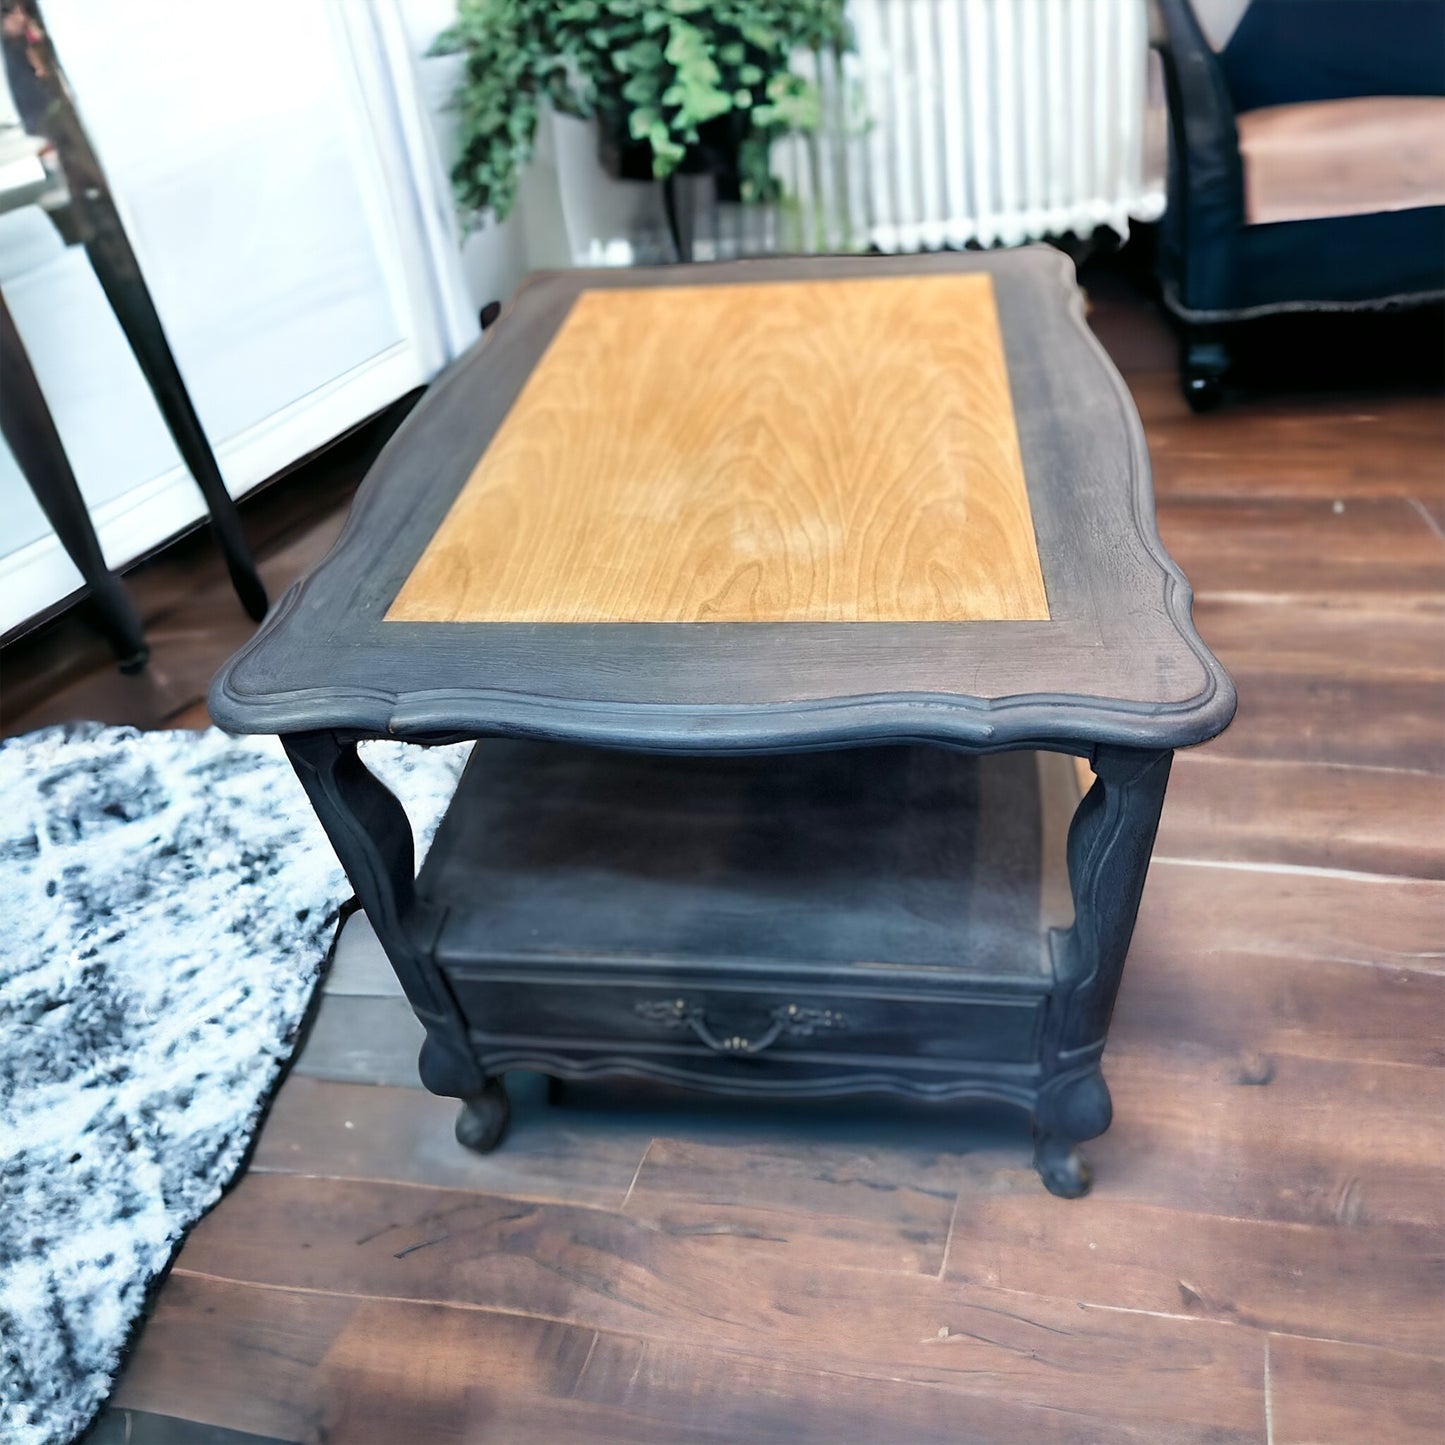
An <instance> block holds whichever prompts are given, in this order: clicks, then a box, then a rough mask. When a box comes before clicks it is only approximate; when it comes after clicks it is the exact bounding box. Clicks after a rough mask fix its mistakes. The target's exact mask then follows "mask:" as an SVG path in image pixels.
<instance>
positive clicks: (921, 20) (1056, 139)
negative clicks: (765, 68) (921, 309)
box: [773, 0, 1164, 251]
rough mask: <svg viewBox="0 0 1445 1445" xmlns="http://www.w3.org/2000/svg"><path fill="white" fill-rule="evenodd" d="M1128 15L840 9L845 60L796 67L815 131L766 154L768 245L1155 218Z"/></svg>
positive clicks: (1144, 34) (1047, 231)
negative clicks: (819, 117)
mask: <svg viewBox="0 0 1445 1445" xmlns="http://www.w3.org/2000/svg"><path fill="white" fill-rule="evenodd" d="M1145 3H1146V0H851V3H850V4H849V6H848V13H849V17H850V19H851V20H852V23H853V27H854V32H855V34H856V37H857V48H856V51H855V53H853V54H850V55H846V56H844V57H842V59H841V61H840V60H839V59H837V58H835V57H832V56H825V57H821V58H818V59H816V60H815V58H814V57H812V56H806V57H804V58H803V59H802V60H801V61H800V62H799V63H800V65H802V66H803V67H805V68H806V69H808V70H810V71H811V70H813V69H814V67H816V76H817V80H818V82H819V87H820V90H821V92H822V97H823V109H824V124H823V127H822V129H821V131H820V132H819V133H818V134H817V135H814V136H809V137H799V138H794V139H790V140H787V141H784V142H782V143H781V144H780V145H779V146H778V147H777V148H776V150H775V153H774V157H773V167H774V170H775V172H776V174H777V175H778V177H779V178H780V179H781V180H782V182H783V185H784V189H785V191H786V192H787V194H788V197H789V199H788V201H787V202H786V203H785V215H784V224H783V232H784V236H783V243H784V245H785V246H786V247H788V248H790V249H800V250H806V251H837V250H855V249H864V248H867V247H868V246H870V245H871V246H876V247H877V248H878V249H879V250H882V251H914V250H926V249H933V248H937V247H942V246H962V245H965V244H967V243H969V242H974V243H977V244H979V245H984V246H990V245H996V244H1004V245H1012V244H1017V243H1019V242H1022V241H1027V240H1033V239H1038V238H1040V237H1043V236H1057V235H1062V234H1064V233H1066V232H1070V231H1072V232H1075V233H1076V234H1079V235H1087V234H1089V233H1090V232H1091V231H1093V230H1094V228H1095V227H1096V226H1109V227H1111V228H1113V229H1114V230H1115V231H1117V232H1119V233H1120V234H1121V235H1127V234H1128V228H1129V220H1130V218H1131V217H1132V218H1134V219H1138V220H1153V219H1155V218H1156V217H1158V215H1159V214H1160V213H1161V212H1162V211H1163V209H1164V192H1163V186H1162V179H1161V178H1160V176H1159V175H1158V174H1157V172H1158V169H1159V167H1158V166H1157V164H1154V165H1149V166H1148V167H1147V168H1146V162H1145V154H1146V134H1145V132H1146V128H1147V122H1146V117H1147V116H1148V114H1149V112H1148V107H1147V105H1146V83H1145V81H1146V73H1147V65H1148V17H1147V13H1146V9H1145ZM1148 172H1154V174H1152V175H1151V174H1148Z"/></svg>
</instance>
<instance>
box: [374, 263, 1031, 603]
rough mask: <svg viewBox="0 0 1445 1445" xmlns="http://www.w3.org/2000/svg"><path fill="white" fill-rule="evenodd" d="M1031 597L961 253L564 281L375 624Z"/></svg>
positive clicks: (982, 321) (986, 281)
mask: <svg viewBox="0 0 1445 1445" xmlns="http://www.w3.org/2000/svg"><path fill="white" fill-rule="evenodd" d="M724 338H725V342H726V344H725V346H723V347H720V345H719V342H720V340H722V339H724ZM1048 616H1049V609H1048V602H1047V600H1046V597H1045V591H1044V579H1043V575H1042V571H1041V568H1040V564H1039V555H1038V547H1037V544H1036V542H1035V538H1034V527H1033V519H1032V516H1031V514H1030V509H1029V498H1028V492H1027V489H1026V486H1025V482H1024V472H1023V462H1022V460H1021V458H1020V455H1019V442H1018V435H1017V431H1016V428H1015V424H1014V413H1013V405H1012V400H1011V397H1010V393H1009V380H1008V370H1007V366H1006V364H1005V361H1004V352H1003V341H1002V337H1001V336H1000V333H999V322H998V312H997V309H996V307H995V304H994V294H993V283H992V281H991V279H990V278H989V277H988V276H987V275H983V274H978V273H974V274H971V275H970V274H965V275H943V276H892V277H886V278H876V279H849V280H827V281H824V280H819V281H790V282H782V283H773V284H763V285H757V284H754V285H739V286H731V287H727V288H721V287H717V286H679V287H669V288H665V289H658V288H646V289H641V288H639V289H636V290H611V291H596V290H593V291H584V292H583V293H582V294H581V295H580V296H578V298H577V300H576V302H575V303H574V305H573V307H572V310H571V313H570V315H569V316H568V318H567V320H566V321H565V322H564V324H563V326H562V328H561V330H560V331H559V333H558V334H557V336H556V338H555V339H554V340H553V342H552V344H551V346H550V347H549V348H548V350H547V352H546V355H545V356H544V357H543V359H542V361H541V363H540V365H539V366H538V367H537V369H536V370H535V371H534V372H533V374H532V376H531V378H530V380H529V381H528V382H527V384H526V386H525V388H524V389H523V391H522V393H521V395H520V397H519V398H518V400H517V402H516V404H515V405H514V406H513V408H512V410H511V412H510V413H509V414H508V416H507V418H506V420H505V422H504V423H503V424H502V427H501V429H500V431H499V432H498V434H497V436H496V437H495V439H494V440H493V441H492V443H491V445H490V446H489V447H488V448H487V450H486V451H485V453H484V454H483V455H482V457H481V459H480V461H479V462H478V463H477V465H476V468H475V469H474V470H473V471H472V473H471V476H470V478H469V479H468V481H467V483H466V485H465V486H464V487H463V489H462V491H461V493H460V495H459V496H458V498H457V500H456V502H455V504H454V505H453V507H452V509H451V511H450V512H449V513H448V514H447V516H446V519H445V520H444V521H443V523H442V525H441V527H440V528H439V529H438V531H437V532H436V534H435V535H434V536H433V537H432V539H431V541H430V543H429V545H428V546H427V548H426V551H425V552H424V553H423V554H422V556H421V558H420V560H419V561H418V563H417V565H416V567H415V569H414V570H413V571H412V573H411V575H410V576H409V578H408V579H407V581H406V583H405V584H404V586H403V587H402V589H401V592H400V594H399V595H398V597H397V598H396V600H395V602H394V603H393V605H392V607H391V608H390V610H389V611H388V613H387V620H388V621H405V622H949V621H1008V620H1047V619H1048Z"/></svg>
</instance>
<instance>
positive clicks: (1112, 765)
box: [1034, 746, 1174, 1199]
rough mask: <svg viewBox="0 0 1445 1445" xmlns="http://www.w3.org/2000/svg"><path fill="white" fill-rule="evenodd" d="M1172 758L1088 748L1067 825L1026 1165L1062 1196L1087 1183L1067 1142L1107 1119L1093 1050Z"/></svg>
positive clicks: (1100, 1042)
mask: <svg viewBox="0 0 1445 1445" xmlns="http://www.w3.org/2000/svg"><path fill="white" fill-rule="evenodd" d="M1173 757H1174V754H1173V753H1172V752H1171V751H1167V750H1166V751H1162V752H1159V751H1149V750H1144V749H1137V748H1118V747H1102V746H1101V747H1098V748H1095V750H1094V754H1093V757H1092V759H1091V761H1092V763H1093V768H1094V774H1095V781H1094V785H1093V787H1092V788H1090V789H1089V791H1088V793H1087V794H1086V795H1085V796H1084V798H1083V799H1082V801H1081V802H1080V803H1079V807H1078V810H1077V811H1076V812H1075V814H1074V820H1073V823H1072V824H1071V826H1070V828H1069V846H1068V853H1069V883H1070V887H1071V888H1072V890H1073V895H1074V923H1073V926H1072V927H1071V928H1069V929H1068V930H1067V931H1064V932H1060V933H1056V934H1055V935H1054V939H1053V943H1054V947H1053V954H1054V972H1055V978H1056V982H1055V986H1054V996H1053V999H1052V1001H1051V1004H1050V1009H1049V1025H1048V1030H1047V1035H1046V1038H1045V1045H1044V1048H1045V1052H1044V1079H1043V1082H1042V1083H1041V1085H1040V1087H1039V1092H1038V1098H1037V1102H1036V1104H1035V1107H1034V1163H1035V1166H1036V1167H1037V1169H1038V1171H1039V1175H1040V1177H1041V1178H1042V1179H1043V1181H1044V1184H1045V1186H1046V1187H1047V1188H1048V1189H1049V1190H1050V1191H1051V1192H1052V1193H1054V1194H1058V1195H1062V1196H1063V1197H1064V1198H1067V1199H1073V1198H1077V1197H1078V1196H1079V1195H1081V1194H1084V1193H1085V1192H1086V1191H1087V1190H1088V1188H1089V1183H1090V1176H1089V1168H1088V1165H1087V1164H1086V1163H1085V1162H1084V1160H1083V1158H1082V1156H1081V1155H1080V1154H1079V1151H1078V1149H1077V1147H1076V1146H1077V1145H1078V1144H1079V1143H1080V1142H1081V1141H1082V1140H1085V1139H1092V1138H1094V1137H1095V1136H1096V1135H1098V1134H1102V1133H1103V1132H1104V1130H1106V1129H1107V1128H1108V1127H1109V1122H1110V1119H1111V1118H1112V1113H1113V1110H1112V1105H1111V1103H1110V1099H1109V1089H1108V1085H1106V1084H1105V1082H1104V1076H1103V1073H1102V1071H1101V1069H1100V1056H1101V1055H1102V1053H1103V1050H1104V1038H1105V1035H1106V1034H1107V1033H1108V1029H1109V1016H1110V1014H1111V1013H1112V1012H1113V1008H1114V998H1115V995H1116V994H1117V993H1118V991H1119V980H1120V977H1121V975H1122V973H1123V970H1124V958H1125V955H1126V954H1127V953H1128V951H1129V941H1130V939H1131V938H1132V937H1133V934H1134V920H1135V918H1136V916H1137V915H1138V912H1139V900H1140V898H1141V896H1142V894H1143V891H1144V879H1145V876H1146V874H1147V873H1148V871H1149V857H1150V854H1151V853H1152V851H1153V848H1154V834H1155V832H1156V830H1157V829H1158V826H1159V813H1160V809H1161V808H1162V807H1163V804H1164V790H1165V787H1166V785H1167V784H1168V781H1169V765H1170V763H1171V762H1172V761H1173Z"/></svg>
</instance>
